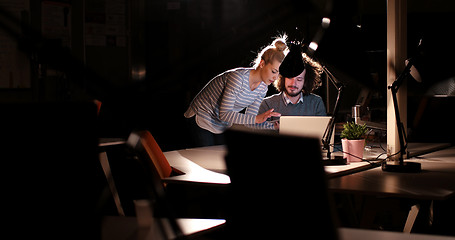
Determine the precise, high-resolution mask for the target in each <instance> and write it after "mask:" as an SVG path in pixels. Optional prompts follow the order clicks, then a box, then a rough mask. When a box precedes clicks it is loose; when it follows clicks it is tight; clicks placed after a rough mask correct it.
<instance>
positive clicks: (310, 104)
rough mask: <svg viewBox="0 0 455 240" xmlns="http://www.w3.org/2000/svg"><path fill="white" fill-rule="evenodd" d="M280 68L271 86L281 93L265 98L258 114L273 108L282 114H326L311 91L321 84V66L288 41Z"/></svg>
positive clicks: (317, 97)
mask: <svg viewBox="0 0 455 240" xmlns="http://www.w3.org/2000/svg"><path fill="white" fill-rule="evenodd" d="M279 70H280V77H279V78H278V80H277V81H275V83H274V86H275V88H276V89H277V90H278V91H279V92H280V93H278V94H275V95H272V96H269V97H267V98H265V99H264V100H263V101H262V103H261V105H260V107H259V113H263V112H265V111H267V110H268V109H272V108H273V109H274V111H275V112H278V113H281V116H326V115H327V113H326V108H325V106H324V102H323V101H322V98H321V97H320V96H318V95H316V94H313V91H314V90H316V89H317V88H318V87H320V86H321V73H322V66H321V65H320V64H319V63H317V62H315V61H314V60H312V59H311V58H310V57H308V56H307V55H306V54H303V53H302V48H301V47H300V45H296V44H293V43H291V44H290V52H289V53H288V55H287V56H286V57H285V58H284V60H283V62H282V64H281V65H280V68H279ZM272 120H274V119H272Z"/></svg>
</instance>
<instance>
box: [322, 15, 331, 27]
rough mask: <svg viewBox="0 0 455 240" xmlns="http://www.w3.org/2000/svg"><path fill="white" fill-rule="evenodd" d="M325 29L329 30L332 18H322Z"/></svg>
mask: <svg viewBox="0 0 455 240" xmlns="http://www.w3.org/2000/svg"><path fill="white" fill-rule="evenodd" d="M321 25H322V27H323V28H328V27H329V25H330V18H327V17H325V18H322V23H321Z"/></svg>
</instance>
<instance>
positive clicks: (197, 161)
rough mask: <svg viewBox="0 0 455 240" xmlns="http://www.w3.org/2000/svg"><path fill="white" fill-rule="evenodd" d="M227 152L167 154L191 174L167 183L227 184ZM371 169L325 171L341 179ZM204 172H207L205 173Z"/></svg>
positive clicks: (216, 149)
mask: <svg viewBox="0 0 455 240" xmlns="http://www.w3.org/2000/svg"><path fill="white" fill-rule="evenodd" d="M226 151H227V150H226V147H225V146H223V145H218V146H210V147H201V148H190V149H182V150H176V151H169V152H165V153H164V155H165V156H166V159H167V160H168V161H169V163H170V164H171V166H172V167H175V168H177V169H178V170H180V171H183V172H185V173H191V174H185V175H181V176H177V177H171V178H168V179H167V180H166V181H170V180H176V181H189V180H190V179H193V180H194V179H198V180H197V181H203V182H210V181H211V178H212V177H213V178H214V179H213V181H215V182H220V181H221V182H225V181H226V179H224V180H223V178H226V177H228V176H227V175H226V173H227V168H226V163H225V160H224V157H225V156H226ZM372 154H373V153H370V154H369V155H371V156H373V155H372ZM374 154H375V153H374ZM371 167H372V166H371V165H370V163H368V162H356V163H350V164H348V165H339V166H325V170H326V172H327V174H328V177H339V176H343V175H346V174H351V173H353V172H358V171H363V170H366V169H369V168H371ZM204 170H206V171H205V172H204ZM207 170H208V171H207ZM202 173H205V175H204V176H203V175H201V174H202ZM228 178H229V177H228ZM217 179H218V180H217Z"/></svg>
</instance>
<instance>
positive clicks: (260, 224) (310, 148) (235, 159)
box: [225, 128, 337, 239]
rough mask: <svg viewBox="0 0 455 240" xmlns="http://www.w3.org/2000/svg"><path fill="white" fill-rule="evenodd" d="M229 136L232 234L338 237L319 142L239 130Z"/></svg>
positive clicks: (228, 226) (229, 223) (246, 236)
mask: <svg viewBox="0 0 455 240" xmlns="http://www.w3.org/2000/svg"><path fill="white" fill-rule="evenodd" d="M225 138H226V143H227V150H228V151H227V155H226V166H227V170H228V174H229V176H230V178H231V189H230V197H229V206H228V208H227V209H228V213H229V215H228V216H227V218H226V221H227V222H226V230H227V232H229V234H230V235H231V238H238V237H242V238H244V239H266V238H267V239H299V238H304V237H305V236H308V237H310V236H315V237H314V238H317V239H337V232H336V229H335V227H336V221H335V219H336V218H335V216H334V215H333V214H334V211H332V206H331V201H330V199H329V196H328V193H327V187H326V179H325V172H324V168H323V166H322V162H321V161H322V156H321V150H320V149H321V148H320V140H318V139H316V138H303V137H296V136H285V135H278V134H274V133H270V132H260V131H251V130H244V129H242V130H237V129H234V128H233V129H230V130H228V131H226V132H225Z"/></svg>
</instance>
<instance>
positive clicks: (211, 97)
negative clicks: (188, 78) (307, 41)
mask: <svg viewBox="0 0 455 240" xmlns="http://www.w3.org/2000/svg"><path fill="white" fill-rule="evenodd" d="M286 49H287V47H286V36H284V37H279V38H277V39H275V40H274V41H273V42H272V44H271V45H269V46H267V47H265V48H264V49H263V50H262V51H261V52H260V53H259V54H258V56H257V58H256V60H255V61H254V66H253V67H251V68H235V69H231V70H228V71H226V72H224V73H221V74H220V75H218V76H216V77H215V78H213V79H212V80H210V82H209V83H208V84H207V85H206V86H205V87H204V88H203V89H202V90H201V91H200V92H199V93H198V94H197V95H196V97H195V98H194V99H193V101H192V102H191V104H190V106H189V108H188V110H187V111H186V112H185V117H186V118H190V121H191V124H192V129H193V132H192V135H193V137H194V138H195V139H194V140H193V141H194V142H195V144H196V145H198V146H210V145H215V144H223V143H224V141H223V137H222V135H221V134H222V133H223V132H224V131H225V130H226V129H227V128H229V127H231V126H232V125H233V124H241V125H250V126H251V125H254V124H258V123H264V122H265V121H266V120H267V118H269V117H272V116H280V114H279V113H277V112H274V110H273V109H269V110H268V111H266V112H264V113H262V114H259V115H258V114H257V113H258V110H259V105H260V104H261V102H262V99H263V98H264V97H265V95H266V93H267V90H268V85H270V84H272V83H273V82H275V80H276V79H277V78H278V75H279V67H280V64H281V62H282V61H283V59H284V57H285V56H286V52H287V50H286ZM243 109H246V110H245V113H241V112H240V111H242V110H243ZM261 126H263V127H265V128H269V129H273V128H275V125H274V124H273V123H264V124H261Z"/></svg>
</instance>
